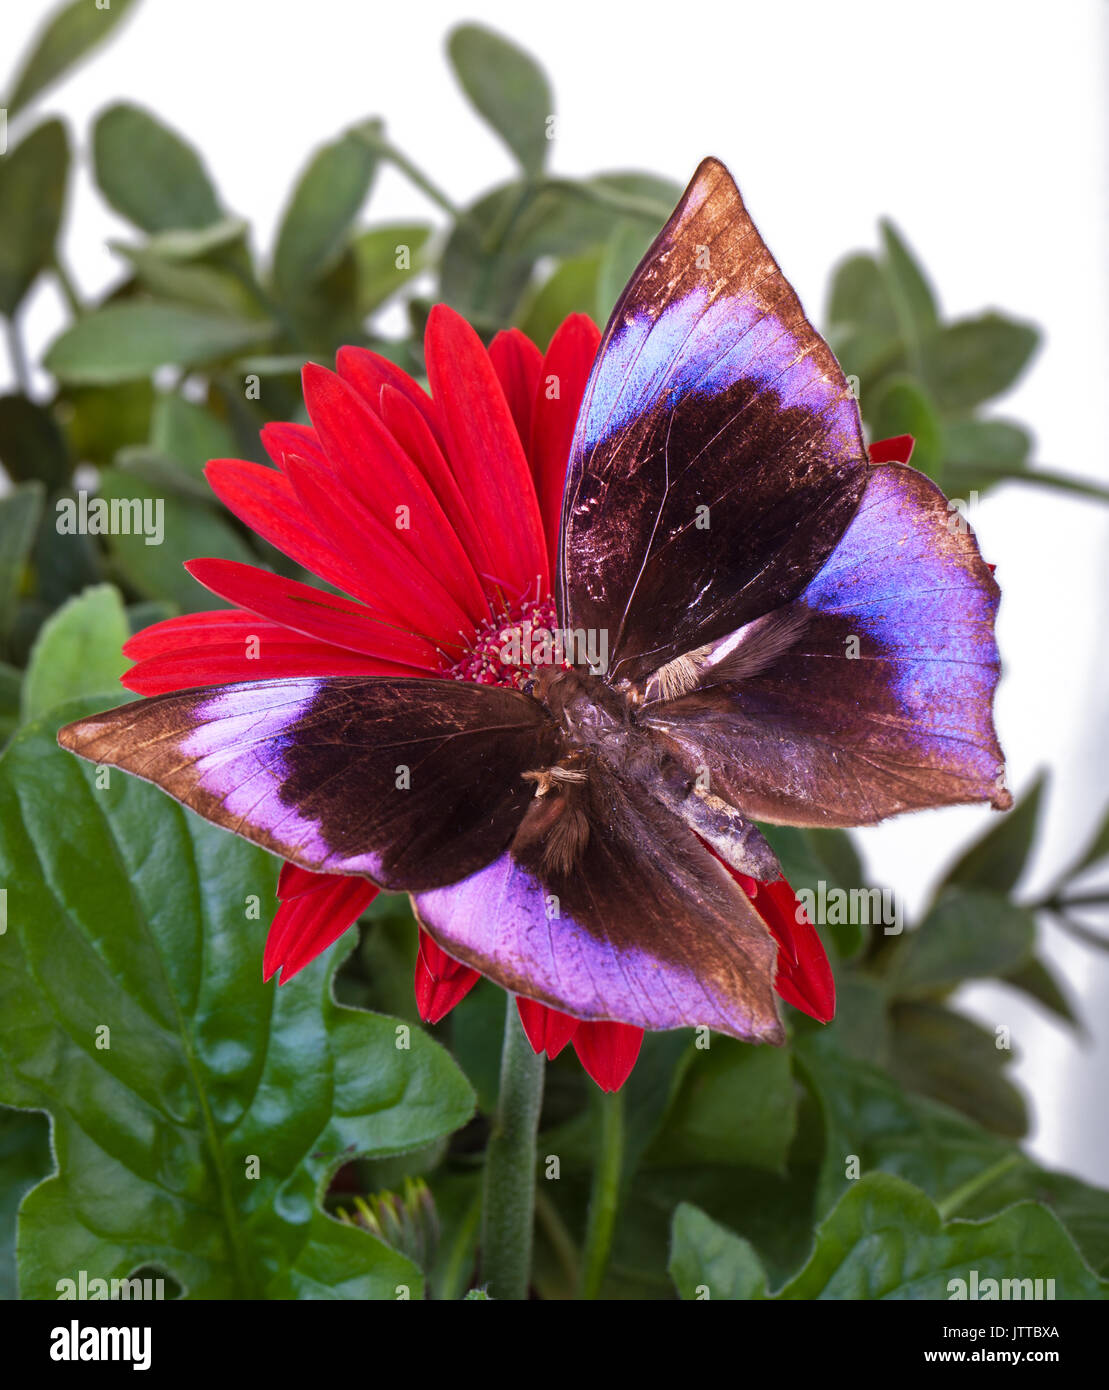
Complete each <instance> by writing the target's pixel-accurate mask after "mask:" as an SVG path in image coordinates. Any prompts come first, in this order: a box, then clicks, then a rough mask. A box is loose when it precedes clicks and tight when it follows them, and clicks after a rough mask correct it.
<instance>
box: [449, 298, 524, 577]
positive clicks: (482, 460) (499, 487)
mask: <svg viewBox="0 0 1109 1390" xmlns="http://www.w3.org/2000/svg"><path fill="white" fill-rule="evenodd" d="M424 355H425V357H426V358H427V372H428V379H429V380H430V382H431V394H432V397H433V399H434V401H435V405H436V408H437V409H438V411H439V415H440V419H441V420H442V422H443V436H444V438H445V440H446V444H447V449H446V453H447V457H448V459H449V460H450V463H451V467H452V469H453V470H454V475H455V478H456V479H457V480H458V485H459V487H460V488H461V490H462V492H463V493H464V494H465V496H466V499H467V501H468V502H469V504H470V509H471V511H472V512H473V514H474V520H475V521H476V522H477V524H478V526H479V527H480V528H481V532H482V535H483V537H484V539H485V542H486V545H487V546H488V547H489V549H490V550H491V552H492V557H493V565H494V569H493V578H494V579H496V580H497V581H498V582H499V583H502V584H503V585H505V587H506V589H507V597H508V598H510V599H519V598H523V597H525V596H531V595H532V594H535V591H536V587H537V585H539V584H541V583H542V582H543V580H545V578H546V573H547V558H546V544H545V542H544V540H543V522H542V518H541V517H540V515H539V503H538V501H537V500H536V496H535V487H534V485H533V483H532V479H531V472H530V470H529V468H528V462H527V458H526V456H525V454H524V446H523V445H522V444H521V442H520V436H519V435H518V434H517V432H516V426H515V423H514V422H513V419H512V414H511V412H510V410H509V408H508V402H507V401H506V400H505V398H504V392H503V391H502V390H501V384H500V382H499V381H498V380H497V374H496V372H494V370H493V364H492V363H491V362H490V361H489V354H488V353H487V352H486V351H485V348H484V347H483V346H482V343H481V339H480V338H479V337H478V335H477V334H476V333H475V332H474V330H473V329H472V328H471V327H470V325H469V324H468V323H467V322H466V320H465V319H463V318H462V317H460V315H458V314H456V313H455V312H454V310H453V309H448V308H447V306H446V305H445V304H437V305H435V307H434V308H433V309H432V311H431V313H430V314H429V316H428V321H427V333H426V335H425V338H424ZM536 597H538V595H536Z"/></svg>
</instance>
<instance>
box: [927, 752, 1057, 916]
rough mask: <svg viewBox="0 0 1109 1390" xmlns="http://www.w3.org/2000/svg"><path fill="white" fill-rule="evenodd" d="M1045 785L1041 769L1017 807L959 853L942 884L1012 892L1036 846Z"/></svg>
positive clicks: (944, 885)
mask: <svg viewBox="0 0 1109 1390" xmlns="http://www.w3.org/2000/svg"><path fill="white" fill-rule="evenodd" d="M1043 789H1044V775H1043V774H1042V773H1041V775H1040V776H1039V777H1037V778H1036V780H1035V782H1033V783H1032V785H1031V786H1030V787H1029V789H1028V791H1027V792H1026V793H1025V794H1024V796H1022V797H1021V798H1020V800H1019V801H1018V802H1017V803H1016V805H1015V806H1014V807H1013V809H1012V810H1011V811H1007V812H1006V813H1005V815H1004V816H1002V817H1001V818H999V819H998V821H997V823H996V824H995V825H993V826H992V827H991V828H990V829H989V830H987V831H986V833H985V834H984V835H982V836H981V837H980V838H979V839H977V840H975V842H974V844H972V845H971V847H970V848H969V849H968V850H966V851H965V852H964V853H963V854H961V855H960V856H959V858H958V859H957V860H956V861H955V863H954V864H953V865H952V866H951V868H950V869H948V871H947V873H946V874H945V875H944V877H943V880H942V882H941V884H940V888H946V887H947V886H948V885H949V884H953V883H957V884H959V885H961V886H962V887H966V888H990V889H993V891H994V892H995V893H1010V892H1011V891H1012V890H1013V888H1015V887H1016V885H1017V883H1018V882H1019V880H1020V877H1021V875H1022V874H1023V872H1024V866H1025V864H1026V863H1027V861H1028V855H1029V853H1030V851H1031V849H1032V842H1033V840H1034V838H1035V835H1036V826H1037V824H1038V822H1039V817H1040V798H1041V796H1042V794H1043ZM937 891H939V890H937Z"/></svg>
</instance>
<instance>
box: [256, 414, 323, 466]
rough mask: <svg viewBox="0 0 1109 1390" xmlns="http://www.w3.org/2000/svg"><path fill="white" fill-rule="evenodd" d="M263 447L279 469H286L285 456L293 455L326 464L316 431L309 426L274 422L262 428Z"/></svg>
mask: <svg viewBox="0 0 1109 1390" xmlns="http://www.w3.org/2000/svg"><path fill="white" fill-rule="evenodd" d="M261 438H262V447H263V448H264V449H265V451H266V453H267V454H269V456H270V458H271V459H273V461H274V463H276V464H277V466H278V468H284V467H285V456H286V455H287V454H293V455H295V456H296V457H297V458H302V459H311V461H312V462H313V463H326V461H327V455H326V454H325V453H324V451H323V448H322V446H321V444H320V441H319V440H318V439H317V438H316V431H315V430H314V429H312V428H311V427H310V426H308V425H291V424H286V423H285V422H283V421H276V420H275V421H272V422H271V423H270V424H268V425H263V426H262V434H261Z"/></svg>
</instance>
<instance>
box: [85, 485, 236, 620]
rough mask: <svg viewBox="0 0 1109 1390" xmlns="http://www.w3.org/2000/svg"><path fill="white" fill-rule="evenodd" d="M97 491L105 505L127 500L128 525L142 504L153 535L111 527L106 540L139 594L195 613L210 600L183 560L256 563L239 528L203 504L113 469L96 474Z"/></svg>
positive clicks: (143, 516) (121, 570) (211, 603)
mask: <svg viewBox="0 0 1109 1390" xmlns="http://www.w3.org/2000/svg"><path fill="white" fill-rule="evenodd" d="M98 495H99V496H100V497H102V498H104V499H105V500H106V501H107V503H108V505H109V507H110V506H111V505H112V503H113V501H115V502H118V503H120V504H121V505H123V504H130V514H129V520H128V524H129V525H130V515H133V514H134V507H133V504H135V503H138V504H139V506H140V507H141V508H142V523H143V526H144V527H145V526H146V525H147V522H148V520H149V522H150V529H151V530H152V531H153V538H152V536H151V534H150V533H149V532H147V533H146V534H144V533H143V532H142V531H141V530H138V531H136V530H135V529H132V530H131V531H130V532H121V531H119V530H115V531H113V532H112V533H111V534H109V536H108V538H107V540H108V549H109V551H110V553H111V556H112V560H113V562H114V564H115V565H116V566H117V567H118V569H119V571H120V573H121V574H122V575H123V576H124V578H126V580H127V582H128V583H129V584H131V585H132V587H133V588H135V589H136V590H137V591H138V592H139V593H140V594H141V595H142V596H143V597H144V598H161V599H169V600H171V601H172V602H173V603H176V604H177V605H178V606H179V607H180V608H181V609H183V610H184V611H185V612H191V613H195V612H199V611H202V610H204V609H207V608H211V607H212V606H213V599H212V595H211V594H210V593H209V592H208V590H207V589H204V588H202V587H201V585H199V584H198V583H197V582H196V580H195V579H193V578H192V576H191V575H189V573H188V572H187V571H186V570H185V569H184V568H183V565H184V563H185V561H186V560H192V559H194V558H195V557H196V556H198V555H204V556H209V555H210V556H216V557H219V558H220V559H223V560H238V561H239V562H240V563H241V564H256V563H257V559H258V557H257V555H256V554H255V553H254V551H253V550H251V549H250V547H249V546H248V545H247V543H246V542H245V541H244V540H242V539H241V537H240V535H239V533H238V531H236V530H235V529H234V528H233V527H232V526H231V525H230V523H228V522H227V521H225V520H224V519H223V517H222V516H221V515H220V514H219V512H217V511H216V510H215V509H214V508H213V507H211V506H209V505H207V504H205V503H201V502H195V501H190V500H186V499H185V498H182V497H173V496H169V495H167V494H165V493H164V492H162V491H161V490H160V489H159V488H157V487H156V486H154V485H152V484H151V483H149V482H147V481H146V480H145V479H143V478H140V477H138V476H136V475H135V474H133V473H126V472H122V471H121V470H119V469H115V468H109V469H106V470H105V471H104V473H102V474H101V477H100V487H99V491H98ZM159 504H160V506H159ZM159 515H160V517H161V522H160V526H159ZM159 530H160V534H161V538H160V539H158V538H157V537H158V532H159ZM148 541H149V542H150V543H149V544H148V543H147V542H148ZM216 606H217V607H218V606H219V605H218V603H217V604H216Z"/></svg>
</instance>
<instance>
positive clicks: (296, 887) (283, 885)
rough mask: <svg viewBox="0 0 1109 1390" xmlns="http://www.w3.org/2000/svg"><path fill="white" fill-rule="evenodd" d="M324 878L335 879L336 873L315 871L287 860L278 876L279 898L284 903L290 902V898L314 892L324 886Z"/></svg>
mask: <svg viewBox="0 0 1109 1390" xmlns="http://www.w3.org/2000/svg"><path fill="white" fill-rule="evenodd" d="M323 879H331V880H332V881H334V875H333V874H317V873H313V871H312V870H311V869H302V868H301V867H300V865H299V864H291V863H290V862H289V861H288V860H286V861H285V863H284V864H282V866H281V872H280V873H279V874H278V876H277V900H278V902H282V903H283V902H288V900H289V899H290V898H299V897H301V896H302V895H303V894H305V893H311V892H314V891H315V889H317V888H322V887H323V883H322V882H321V880H323Z"/></svg>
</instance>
